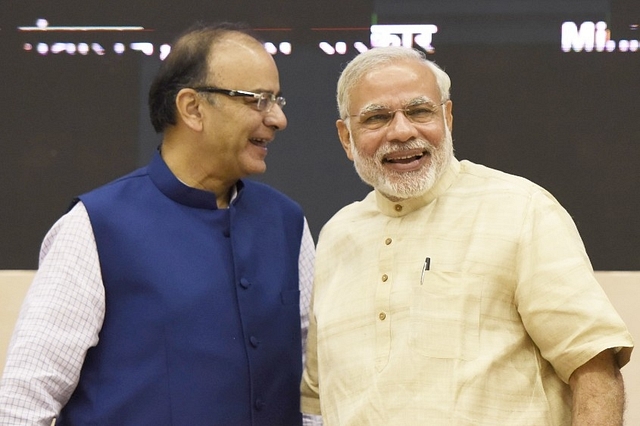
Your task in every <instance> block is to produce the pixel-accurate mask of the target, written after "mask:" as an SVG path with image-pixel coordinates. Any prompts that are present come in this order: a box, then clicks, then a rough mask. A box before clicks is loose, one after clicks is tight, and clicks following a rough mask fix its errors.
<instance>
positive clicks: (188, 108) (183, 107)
mask: <svg viewBox="0 0 640 426" xmlns="http://www.w3.org/2000/svg"><path fill="white" fill-rule="evenodd" d="M202 102H205V100H204V99H203V98H202V97H201V96H198V93H197V92H196V91H195V90H193V89H181V90H180V91H179V92H178V94H177V95H176V112H177V113H176V119H177V120H178V121H182V122H183V123H184V124H185V125H186V126H188V127H189V128H191V129H193V130H195V131H201V130H202V128H203V122H202V113H201V111H200V108H201V107H202Z"/></svg>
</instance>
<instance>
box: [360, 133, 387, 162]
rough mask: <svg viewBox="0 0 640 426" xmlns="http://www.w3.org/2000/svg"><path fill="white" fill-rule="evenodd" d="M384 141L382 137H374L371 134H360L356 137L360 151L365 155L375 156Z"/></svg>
mask: <svg viewBox="0 0 640 426" xmlns="http://www.w3.org/2000/svg"><path fill="white" fill-rule="evenodd" d="M383 143H384V141H383V140H382V139H381V138H376V137H372V136H370V135H369V136H360V137H359V138H357V139H355V145H356V147H357V148H358V152H359V153H360V155H361V156H364V157H373V156H374V155H375V153H376V151H378V149H379V148H380V146H381V145H382V144H383Z"/></svg>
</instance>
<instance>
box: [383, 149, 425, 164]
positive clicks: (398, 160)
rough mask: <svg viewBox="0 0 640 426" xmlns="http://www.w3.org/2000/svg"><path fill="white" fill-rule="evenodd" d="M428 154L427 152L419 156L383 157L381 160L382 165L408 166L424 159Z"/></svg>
mask: <svg viewBox="0 0 640 426" xmlns="http://www.w3.org/2000/svg"><path fill="white" fill-rule="evenodd" d="M428 154H429V153H428V152H427V151H423V152H422V153H419V154H414V155H404V156H394V157H390V158H389V157H385V158H383V159H382V162H383V163H392V164H409V163H412V162H414V161H419V160H420V159H422V157H424V156H425V155H428Z"/></svg>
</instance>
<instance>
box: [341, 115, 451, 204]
mask: <svg viewBox="0 0 640 426" xmlns="http://www.w3.org/2000/svg"><path fill="white" fill-rule="evenodd" d="M349 141H350V143H351V153H352V155H353V165H354V166H355V168H356V172H358V175H359V176H360V179H362V181H363V182H365V183H367V184H369V185H371V186H372V187H374V188H375V189H377V190H378V191H380V192H381V193H382V194H384V195H385V196H386V197H387V198H389V199H391V200H404V199H407V198H413V197H419V196H421V195H424V194H426V193H427V192H428V191H429V190H430V189H431V188H432V187H433V185H435V183H436V182H437V181H438V179H439V178H440V176H442V174H443V173H444V171H445V170H446V168H447V167H448V166H449V164H450V163H451V159H452V158H453V138H452V136H451V131H450V130H449V127H448V126H446V125H445V135H444V137H443V139H442V142H441V144H440V146H439V147H438V148H436V147H434V146H433V145H432V144H431V143H430V142H429V141H426V140H424V139H414V140H411V141H409V142H403V143H393V144H391V143H387V144H384V145H382V146H381V147H380V148H378V150H377V151H376V152H375V153H374V155H372V156H365V155H363V154H362V153H361V152H360V151H359V150H358V148H357V147H356V145H355V143H354V141H353V137H352V136H351V135H350V136H349ZM409 149H422V150H426V151H427V152H428V155H430V156H431V161H430V163H429V165H428V166H424V167H422V168H420V169H419V170H415V171H411V172H395V171H393V170H388V169H385V168H384V167H383V166H382V159H383V158H384V156H385V155H387V154H388V153H390V152H395V151H403V150H409ZM425 168H426V169H425Z"/></svg>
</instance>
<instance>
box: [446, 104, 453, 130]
mask: <svg viewBox="0 0 640 426" xmlns="http://www.w3.org/2000/svg"><path fill="white" fill-rule="evenodd" d="M444 118H445V120H446V121H447V127H448V128H449V131H450V132H452V133H453V101H451V99H449V100H448V101H447V103H446V104H445V114H444Z"/></svg>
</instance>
